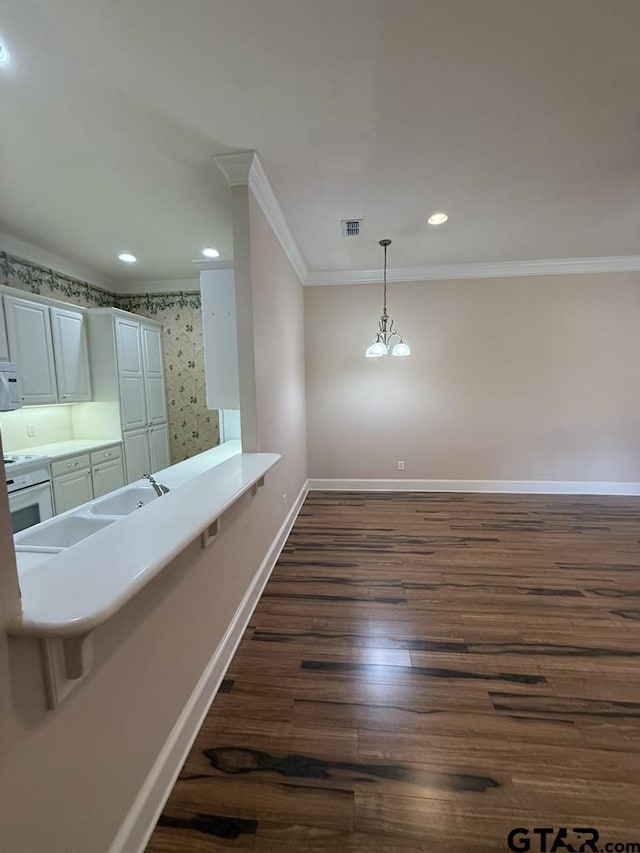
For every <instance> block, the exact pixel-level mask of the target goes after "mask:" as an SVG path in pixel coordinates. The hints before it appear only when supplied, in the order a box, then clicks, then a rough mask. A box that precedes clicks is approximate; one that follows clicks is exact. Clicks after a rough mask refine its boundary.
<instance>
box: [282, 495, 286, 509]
mask: <svg viewBox="0 0 640 853" xmlns="http://www.w3.org/2000/svg"><path fill="white" fill-rule="evenodd" d="M282 506H283V507H284V508H285V509H286V508H287V495H286V493H284V494H283V495H282Z"/></svg>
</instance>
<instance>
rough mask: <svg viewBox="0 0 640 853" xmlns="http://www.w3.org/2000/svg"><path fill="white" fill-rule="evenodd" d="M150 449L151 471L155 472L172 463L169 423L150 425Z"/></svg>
mask: <svg viewBox="0 0 640 853" xmlns="http://www.w3.org/2000/svg"><path fill="white" fill-rule="evenodd" d="M149 450H150V451H151V472H152V473H153V474H156V473H157V472H158V471H162V470H163V469H164V468H168V467H169V465H171V455H170V452H169V427H168V426H167V424H161V425H160V426H152V427H149Z"/></svg>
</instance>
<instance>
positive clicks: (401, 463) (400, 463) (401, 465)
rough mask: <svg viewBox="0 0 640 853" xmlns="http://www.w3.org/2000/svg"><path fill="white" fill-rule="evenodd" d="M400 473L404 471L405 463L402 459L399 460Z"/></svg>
mask: <svg viewBox="0 0 640 853" xmlns="http://www.w3.org/2000/svg"><path fill="white" fill-rule="evenodd" d="M398 471H404V461H403V460H402V459H398Z"/></svg>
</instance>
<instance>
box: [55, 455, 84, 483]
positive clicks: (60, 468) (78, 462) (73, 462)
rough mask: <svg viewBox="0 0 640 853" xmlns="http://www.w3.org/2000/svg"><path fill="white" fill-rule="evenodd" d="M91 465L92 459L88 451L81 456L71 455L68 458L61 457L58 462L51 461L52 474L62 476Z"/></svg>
mask: <svg viewBox="0 0 640 853" xmlns="http://www.w3.org/2000/svg"><path fill="white" fill-rule="evenodd" d="M90 467H91V460H90V457H89V454H88V453H83V454H82V455H81V456H69V457H67V459H60V460H59V461H58V462H52V463H51V476H52V477H60V476H61V475H62V474H71V473H72V472H73V471H82V470H83V469H85V468H87V469H88V468H90Z"/></svg>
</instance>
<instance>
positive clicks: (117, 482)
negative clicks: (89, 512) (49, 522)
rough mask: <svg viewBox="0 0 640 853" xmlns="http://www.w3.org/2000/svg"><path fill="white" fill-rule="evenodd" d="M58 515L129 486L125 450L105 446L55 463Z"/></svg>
mask: <svg viewBox="0 0 640 853" xmlns="http://www.w3.org/2000/svg"><path fill="white" fill-rule="evenodd" d="M51 480H52V485H53V498H54V503H55V512H56V515H59V514H60V513H61V512H66V511H67V510H68V509H73V508H74V507H77V506H80V504H84V503H87V502H88V501H92V500H93V499H94V498H99V497H102V495H106V494H107V493H108V492H113V491H114V490H115V489H119V488H121V487H122V486H124V485H125V479H124V465H123V462H122V449H121V447H120V446H119V445H112V446H111V447H104V448H101V449H100V450H94V451H92V453H90V454H89V453H79V454H78V455H77V456H67V457H66V458H65V459H58V460H56V461H55V462H52V463H51Z"/></svg>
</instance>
